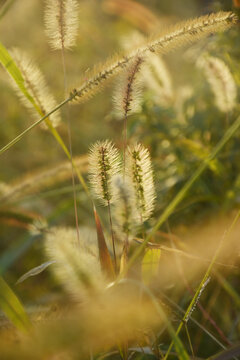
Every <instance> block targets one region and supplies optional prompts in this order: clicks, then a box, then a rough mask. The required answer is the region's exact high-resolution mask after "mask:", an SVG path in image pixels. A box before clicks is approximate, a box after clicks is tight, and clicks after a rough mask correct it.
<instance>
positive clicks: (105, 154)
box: [89, 140, 121, 206]
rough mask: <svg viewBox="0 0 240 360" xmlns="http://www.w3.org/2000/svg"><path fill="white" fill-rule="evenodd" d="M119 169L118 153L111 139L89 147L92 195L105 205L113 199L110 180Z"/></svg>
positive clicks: (113, 194)
mask: <svg viewBox="0 0 240 360" xmlns="http://www.w3.org/2000/svg"><path fill="white" fill-rule="evenodd" d="M120 169H121V165H120V155H119V152H118V150H117V149H116V148H115V146H114V145H113V144H112V142H111V141H109V140H105V141H98V142H96V143H95V144H94V145H93V146H92V147H91V149H90V153H89V180H90V184H91V187H92V191H93V193H94V195H95V196H96V197H97V198H98V199H100V201H101V203H102V204H103V205H105V206H107V205H108V204H109V203H112V202H114V200H115V193H114V189H113V183H112V180H113V176H114V175H116V174H118V173H119V172H120Z"/></svg>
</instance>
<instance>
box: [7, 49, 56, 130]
mask: <svg viewBox="0 0 240 360" xmlns="http://www.w3.org/2000/svg"><path fill="white" fill-rule="evenodd" d="M11 54H12V56H13V59H14V61H15V63H16V65H17V67H18V68H19V70H20V72H21V75H22V77H23V80H24V85H25V87H26V89H27V91H28V92H29V94H30V95H31V96H32V98H33V100H34V102H35V105H36V106H34V104H33V103H32V102H30V101H29V100H28V99H27V98H26V97H25V96H24V95H23V94H22V92H21V91H20V90H19V87H18V86H17V85H16V83H15V82H14V81H12V86H13V88H14V90H15V91H16V93H17V94H18V96H19V98H20V99H21V101H22V103H23V105H24V106H26V108H28V109H29V110H30V111H31V113H32V114H33V115H34V117H35V119H36V120H39V115H40V116H43V115H45V114H47V113H48V112H49V111H51V110H52V109H54V108H55V107H56V106H57V103H56V101H55V99H54V97H53V95H52V94H51V92H50V90H49V88H48V86H47V84H46V81H45V79H44V77H43V75H42V73H41V71H40V70H39V68H38V67H37V66H36V65H35V64H34V62H33V61H32V60H31V59H30V57H29V56H28V54H27V53H25V52H23V51H22V50H19V49H16V48H14V49H12V51H11ZM49 119H50V120H51V122H52V125H53V126H54V127H56V126H57V125H58V124H59V122H60V120H61V118H60V114H59V111H57V112H55V113H54V114H52V115H50V116H49ZM41 127H42V128H43V129H47V126H46V124H45V123H43V122H42V123H41Z"/></svg>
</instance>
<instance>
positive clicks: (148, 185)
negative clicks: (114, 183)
mask: <svg viewBox="0 0 240 360" xmlns="http://www.w3.org/2000/svg"><path fill="white" fill-rule="evenodd" d="M126 178H127V179H128V181H129V182H130V183H131V184H132V186H133V188H134V206H135V208H136V209H137V212H136V213H137V222H138V223H142V222H143V221H145V220H147V219H148V218H149V217H150V216H151V214H152V212H153V209H154V200H155V190H154V183H153V171H152V165H151V160H150V154H149V151H148V149H146V148H144V146H143V145H141V144H136V145H134V146H131V147H128V150H127V155H126Z"/></svg>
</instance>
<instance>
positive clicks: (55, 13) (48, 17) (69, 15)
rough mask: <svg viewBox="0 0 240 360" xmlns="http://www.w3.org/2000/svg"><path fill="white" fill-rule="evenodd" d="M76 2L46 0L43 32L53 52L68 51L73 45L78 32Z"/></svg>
mask: <svg viewBox="0 0 240 360" xmlns="http://www.w3.org/2000/svg"><path fill="white" fill-rule="evenodd" d="M78 10H79V6H78V3H77V1H76V0H47V1H46V9H45V14H44V22H45V31H46V35H47V36H48V39H49V43H50V45H51V47H52V48H53V49H54V50H58V49H64V48H65V49H70V48H72V47H73V46H74V45H75V42H76V37H77V32H78Z"/></svg>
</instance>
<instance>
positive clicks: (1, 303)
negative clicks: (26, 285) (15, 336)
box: [0, 276, 31, 332]
mask: <svg viewBox="0 0 240 360" xmlns="http://www.w3.org/2000/svg"><path fill="white" fill-rule="evenodd" d="M0 307H1V308H2V310H3V311H4V313H5V314H6V316H7V317H8V318H9V319H10V320H11V321H12V323H13V324H14V325H15V326H16V327H17V328H18V329H19V330H22V331H25V332H26V331H27V330H28V329H29V327H30V325H31V323H30V320H29V318H28V316H27V314H26V312H25V310H24V308H23V306H22V304H21V303H20V301H19V299H18V298H17V296H16V295H15V294H14V292H13V291H12V289H11V288H10V287H9V286H8V284H7V283H6V281H5V280H4V279H3V278H2V277H1V276H0Z"/></svg>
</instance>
